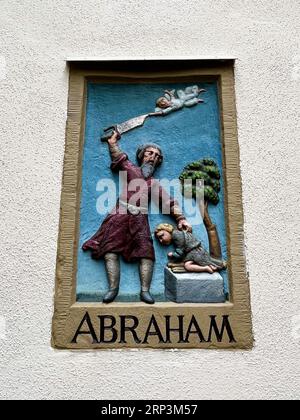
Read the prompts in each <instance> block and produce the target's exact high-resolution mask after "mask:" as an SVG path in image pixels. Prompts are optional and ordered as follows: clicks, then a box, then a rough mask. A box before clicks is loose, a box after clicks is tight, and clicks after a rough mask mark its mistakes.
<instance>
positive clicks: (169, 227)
mask: <svg viewBox="0 0 300 420" xmlns="http://www.w3.org/2000/svg"><path fill="white" fill-rule="evenodd" d="M174 229H175V226H173V225H171V224H170V223H160V224H159V225H157V226H156V228H155V235H157V234H158V232H160V231H161V230H165V231H167V232H169V233H172V232H173V230H174Z"/></svg>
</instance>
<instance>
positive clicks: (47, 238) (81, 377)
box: [0, 0, 300, 399]
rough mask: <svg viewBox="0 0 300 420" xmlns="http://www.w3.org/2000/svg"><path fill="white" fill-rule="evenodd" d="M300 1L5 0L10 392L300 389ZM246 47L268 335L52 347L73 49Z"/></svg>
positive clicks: (132, 395) (244, 105)
mask: <svg viewBox="0 0 300 420" xmlns="http://www.w3.org/2000/svg"><path fill="white" fill-rule="evenodd" d="M299 32H300V3H299V1H298V0H288V1H284V0H264V1H263V0H251V1H247V0H213V1H209V0H148V1H146V0H98V1H97V0H85V1H83V0H73V1H72V2H70V1H69V0H59V1H58V0H55V1H54V0H48V1H42V0H21V1H20V0H0V104H1V118H0V134H1V139H0V151H1V153H0V185H1V201H0V202H1V206H0V213H1V247H0V261H1V263H0V272H1V288H0V358H1V364H0V397H1V398H100V399H103V398H107V399H111V398H128V399H136V398H177V399H178V398H183V399H189V398H197V399H198V398H199V399H200V398H205V399H207V398H226V399H227V398H234V399H237V398H299V397H300V385H299V366H300V360H299V349H300V302H299V297H300V296H299V282H300V278H299V268H298V267H297V265H298V264H299V262H300V260H299V248H300V234H299V199H300V197H299V176H300V173H299V172H300V164H299V159H300V153H299V130H300V123H299V121H300V119H299V110H300V109H299V108H300V107H299V94H300V92H299V83H300V36H299V35H300V33H299ZM70 56H76V57H78V56H79V57H84V56H89V57H93V56H97V57H106V56H116V57H121V58H122V57H133V56H134V57H144V56H147V57H151V56H155V57H157V56H158V57H173V56H187V57H188V56H197V57H200V56H234V57H237V58H238V60H237V63H236V95H237V108H238V126H239V143H240V157H241V171H242V182H243V200H244V212H245V233H246V255H247V265H248V271H249V278H250V282H251V297H252V312H253V324H254V333H255V340H256V343H255V348H254V349H253V350H252V351H249V352H242V351H237V352H226V351H199V350H190V351H157V350H156V351H151V350H150V351H149V350H147V351H100V352H75V353H72V352H68V351H55V350H53V349H51V347H50V331H51V318H52V310H53V290H54V273H55V262H56V245H57V233H58V220H59V206H60V192H61V176H62V163H63V155H64V136H65V122H66V107H67V94H68V73H67V69H66V64H65V59H66V57H70Z"/></svg>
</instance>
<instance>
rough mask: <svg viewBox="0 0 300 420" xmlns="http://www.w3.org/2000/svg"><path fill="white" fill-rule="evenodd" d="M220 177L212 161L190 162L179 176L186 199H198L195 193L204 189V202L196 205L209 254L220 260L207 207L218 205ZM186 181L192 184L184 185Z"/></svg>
mask: <svg viewBox="0 0 300 420" xmlns="http://www.w3.org/2000/svg"><path fill="white" fill-rule="evenodd" d="M220 177H221V176H220V171H219V168H218V165H217V164H216V162H215V161H214V160H213V159H202V160H197V161H195V162H192V163H190V164H188V165H187V166H186V167H185V168H184V169H183V171H182V173H181V174H180V176H179V179H180V181H181V183H182V186H184V190H183V194H184V195H185V196H186V197H191V198H194V199H196V198H197V197H199V195H198V194H197V191H198V192H200V190H201V189H202V190H203V188H204V202H201V201H200V202H199V203H198V204H199V207H200V212H201V214H202V217H203V223H204V225H205V228H206V231H207V236H208V240H209V252H210V255H211V256H212V257H214V258H222V251H221V244H220V239H219V235H218V231H217V227H216V225H215V224H214V223H213V222H212V220H211V218H210V216H209V212H208V206H209V204H213V205H217V204H218V203H219V192H220V189H221V186H220ZM188 179H189V180H191V181H192V182H191V183H190V184H188V185H186V184H185V185H184V180H188ZM203 182H204V184H203ZM202 192H203V191H202Z"/></svg>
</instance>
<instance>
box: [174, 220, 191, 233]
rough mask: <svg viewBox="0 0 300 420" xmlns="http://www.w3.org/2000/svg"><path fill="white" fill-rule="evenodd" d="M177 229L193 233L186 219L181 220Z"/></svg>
mask: <svg viewBox="0 0 300 420" xmlns="http://www.w3.org/2000/svg"><path fill="white" fill-rule="evenodd" d="M177 227H178V229H179V230H186V231H187V232H192V231H193V228H192V225H190V224H189V222H188V221H187V220H185V219H181V220H179V222H178V225H177Z"/></svg>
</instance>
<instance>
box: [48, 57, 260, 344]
mask: <svg viewBox="0 0 300 420" xmlns="http://www.w3.org/2000/svg"><path fill="white" fill-rule="evenodd" d="M69 66H70V81H69V100H68V117H67V125H66V144H65V158H64V169H63V179H62V195H61V213H60V223H59V238H58V254H57V268H56V285H55V302H54V316H53V325H52V346H53V347H55V348H62V349H109V348H121V347H123V348H124V347H138V348H223V349H225V348H226V349H250V348H252V345H253V335H252V323H251V310H250V293H249V283H248V279H247V275H246V268H245V256H244V237H243V208H242V189H241V178H240V168H239V145H238V138H237V124H236V108H235V93H234V61H233V60H184V61H182V60H176V61H165V60H162V61H103V62H101V61H100V62H80V61H77V62H72V63H69ZM91 79H93V80H94V81H99V82H102V83H103V82H109V83H118V82H121V81H122V82H126V83H136V82H144V83H147V82H151V83H155V82H166V81H167V82H176V81H177V82H178V81H180V82H183V81H184V82H191V81H192V82H196V81H210V80H217V81H218V90H219V101H220V110H221V112H220V115H221V127H222V138H223V142H222V148H223V169H224V185H225V213H226V226H227V246H228V263H229V266H228V274H229V281H230V298H229V302H226V303H224V304H176V303H171V302H164V303H156V304H155V305H146V304H144V303H142V302H140V303H139V302H138V303H137V302H134V303H128V302H126V303H112V304H109V305H104V304H102V303H89V302H88V303H79V302H76V271H77V249H78V236H79V208H80V195H81V166H82V165H81V160H82V151H83V144H84V128H85V110H86V84H87V81H89V80H91ZM87 312H88V314H89V316H90V319H91V322H92V323H93V326H94V328H95V331H96V332H98V331H99V323H98V316H99V315H112V316H114V317H116V319H118V316H119V315H133V316H136V317H138V318H139V322H140V324H139V325H140V327H138V328H137V332H138V333H139V331H142V329H143V325H147V324H148V323H149V320H150V318H151V316H152V315H155V317H156V320H157V323H158V325H159V326H161V327H162V329H163V328H164V326H163V325H164V316H166V315H169V316H171V317H172V316H174V320H173V321H171V322H173V323H175V322H176V317H177V316H178V315H184V316H185V321H184V322H187V323H188V322H189V320H190V318H191V316H192V315H194V316H195V317H196V319H197V321H198V322H199V325H200V324H201V328H203V330H204V331H205V330H206V329H208V328H209V325H210V322H211V316H214V315H215V316H216V319H221V317H223V316H224V315H225V316H226V315H228V316H229V318H228V319H229V320H230V324H231V327H232V331H233V334H234V337H235V341H233V342H230V340H229V339H228V338H227V337H224V339H222V340H221V341H220V342H219V341H218V339H217V336H214V337H213V338H212V340H211V341H210V342H200V341H199V337H198V338H197V336H195V334H193V336H195V337H191V339H190V342H189V343H178V342H177V341H178V339H177V336H176V333H174V340H173V342H171V343H158V340H157V337H153V338H151V337H150V338H149V340H148V343H145V344H143V343H141V344H137V343H136V342H135V341H134V339H133V336H132V335H131V334H129V335H128V339H127V340H126V343H119V341H117V342H116V343H114V344H103V343H95V342H94V343H93V342H92V340H91V336H90V335H88V334H87V335H82V336H80V337H78V340H77V343H72V339H73V337H74V334H75V332H76V330H77V328H78V326H79V324H80V322H81V320H82V319H83V317H84V315H85V314H86V313H87ZM171 319H173V318H171ZM174 328H175V327H174Z"/></svg>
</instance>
